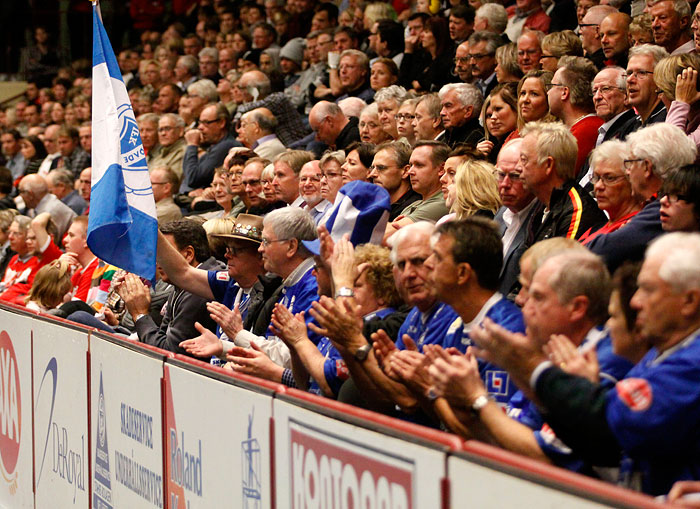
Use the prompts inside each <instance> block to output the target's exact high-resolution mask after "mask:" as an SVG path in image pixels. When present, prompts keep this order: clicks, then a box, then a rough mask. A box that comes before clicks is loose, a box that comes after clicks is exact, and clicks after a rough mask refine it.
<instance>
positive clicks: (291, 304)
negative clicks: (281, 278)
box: [265, 267, 318, 337]
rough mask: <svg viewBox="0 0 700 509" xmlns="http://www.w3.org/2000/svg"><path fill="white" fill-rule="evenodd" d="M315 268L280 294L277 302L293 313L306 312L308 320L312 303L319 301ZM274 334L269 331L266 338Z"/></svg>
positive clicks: (310, 269) (283, 289)
mask: <svg viewBox="0 0 700 509" xmlns="http://www.w3.org/2000/svg"><path fill="white" fill-rule="evenodd" d="M312 270H313V267H311V268H309V269H308V270H307V271H306V272H304V275H303V276H301V278H299V281H297V282H296V283H294V284H293V285H291V286H285V287H283V288H282V291H281V292H280V297H279V300H278V301H277V302H279V303H280V304H282V305H284V306H285V307H286V308H287V309H289V311H290V312H291V313H295V314H296V313H300V312H302V311H305V312H306V318H307V320H308V318H309V316H308V311H309V308H310V307H311V303H312V302H313V301H315V300H318V284H317V282H316V278H315V277H314V276H313V274H312V273H311V271H312ZM272 335H273V334H272V333H271V332H270V329H268V330H267V331H266V332H265V337H270V336H272Z"/></svg>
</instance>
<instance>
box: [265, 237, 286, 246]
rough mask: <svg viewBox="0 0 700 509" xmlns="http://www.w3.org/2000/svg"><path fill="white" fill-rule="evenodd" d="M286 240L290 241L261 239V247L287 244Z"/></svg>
mask: <svg viewBox="0 0 700 509" xmlns="http://www.w3.org/2000/svg"><path fill="white" fill-rule="evenodd" d="M288 240H291V239H277V240H270V239H266V238H264V237H263V239H262V245H263V247H269V245H270V244H272V243H274V242H287V241H288Z"/></svg>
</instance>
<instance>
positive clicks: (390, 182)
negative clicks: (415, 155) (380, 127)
mask: <svg viewBox="0 0 700 509" xmlns="http://www.w3.org/2000/svg"><path fill="white" fill-rule="evenodd" d="M410 157H411V149H410V148H409V147H408V146H406V144H405V143H400V142H393V141H390V142H386V143H382V144H381V145H379V146H378V147H377V151H376V152H375V154H374V160H373V161H372V166H371V167H370V169H369V170H370V171H369V175H368V177H369V178H370V179H371V180H372V182H373V183H374V184H377V185H379V186H382V187H383V188H384V189H386V190H387V192H388V193H389V203H390V204H391V209H390V210H389V221H393V220H394V219H396V218H397V217H398V216H399V215H400V214H401V212H402V211H403V210H404V209H405V208H406V207H408V206H409V205H410V204H411V203H413V202H415V201H418V200H420V199H421V196H420V194H418V193H417V192H415V191H414V190H413V189H412V188H411V181H410V180H409V177H408V169H409V167H410Z"/></svg>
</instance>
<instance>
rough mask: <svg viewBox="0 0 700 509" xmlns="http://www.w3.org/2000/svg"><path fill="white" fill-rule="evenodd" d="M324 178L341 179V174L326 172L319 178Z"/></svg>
mask: <svg viewBox="0 0 700 509" xmlns="http://www.w3.org/2000/svg"><path fill="white" fill-rule="evenodd" d="M324 177H325V178H326V179H335V178H343V174H342V173H335V172H332V171H327V172H325V173H324V174H323V176H322V177H321V178H324Z"/></svg>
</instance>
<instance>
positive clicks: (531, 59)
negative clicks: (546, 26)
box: [518, 32, 544, 74]
mask: <svg viewBox="0 0 700 509" xmlns="http://www.w3.org/2000/svg"><path fill="white" fill-rule="evenodd" d="M543 38H544V34H543V33H542V32H525V33H524V34H523V35H521V36H520V37H518V67H520V70H521V71H522V73H523V74H527V73H528V72H530V71H535V70H537V69H539V68H540V58H541V57H542V45H541V43H542V39H543Z"/></svg>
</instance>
